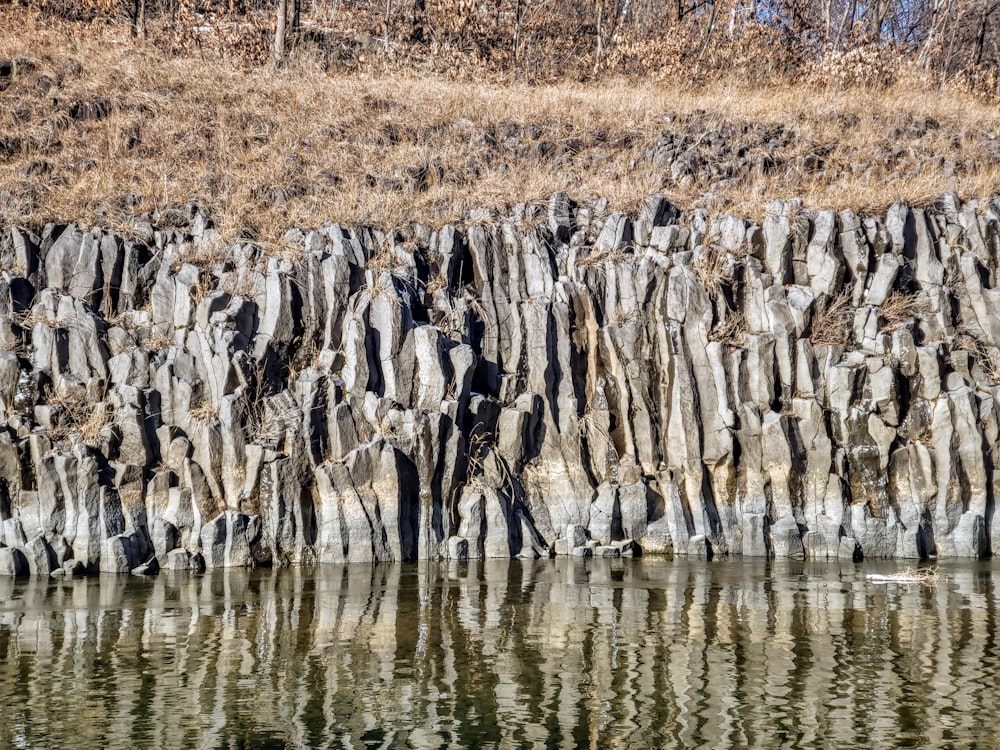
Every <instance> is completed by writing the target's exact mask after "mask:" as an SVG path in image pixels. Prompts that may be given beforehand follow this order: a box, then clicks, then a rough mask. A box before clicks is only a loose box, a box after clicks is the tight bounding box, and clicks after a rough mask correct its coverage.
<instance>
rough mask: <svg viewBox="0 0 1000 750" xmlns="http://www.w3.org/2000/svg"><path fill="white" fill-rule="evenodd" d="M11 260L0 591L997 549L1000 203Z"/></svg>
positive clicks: (504, 227) (6, 294) (52, 249)
mask: <svg viewBox="0 0 1000 750" xmlns="http://www.w3.org/2000/svg"><path fill="white" fill-rule="evenodd" d="M187 219H188V223H187V225H186V227H185V228H184V229H183V230H177V229H174V230H156V231H154V230H153V229H152V227H150V226H149V225H148V224H144V223H142V222H136V223H135V225H134V226H133V227H132V228H131V230H130V232H129V233H128V234H127V235H125V234H121V233H115V232H111V231H104V230H98V229H84V228H82V227H77V226H73V225H70V226H52V225H49V226H46V227H45V228H44V230H43V231H42V232H41V233H40V234H38V235H34V234H32V233H30V232H26V231H22V230H19V229H8V230H5V231H4V232H3V233H2V234H0V271H2V277H0V414H2V415H3V417H4V421H3V423H2V427H0V574H2V573H7V574H19V573H24V572H31V573H39V574H42V573H44V574H50V573H58V574H65V573H66V572H67V571H69V572H73V571H79V570H81V569H83V570H88V571H98V570H102V571H119V572H125V571H133V572H152V571H153V570H155V569H156V567H157V566H158V567H163V568H180V569H202V568H204V567H226V566H255V565H281V564H287V563H302V562H314V561H331V562H353V561H357V562H362V561H364V562H375V561H378V562H382V561H409V560H415V559H432V558H464V557H468V558H477V557H497V556H500V557H512V556H524V557H537V556H544V555H549V554H555V553H557V552H558V553H561V554H568V555H579V556H589V555H612V556H613V555H630V554H636V553H638V551H639V550H641V551H643V552H646V553H650V552H653V553H673V554H683V555H697V556H713V555H726V554H729V555H747V556H782V557H784V556H790V557H808V558H817V559H824V558H830V557H839V558H847V559H855V560H857V559H862V558H927V557H935V556H938V557H985V556H988V555H990V554H991V553H992V551H993V550H994V549H995V548H997V547H998V546H1000V530H998V524H997V523H995V521H994V518H993V515H994V508H995V494H996V486H997V481H998V480H997V478H996V477H995V476H994V467H995V466H996V465H997V464H998V461H1000V445H998V438H1000V404H998V398H997V394H998V389H1000V348H998V347H1000V278H998V274H1000V202H998V201H993V202H991V203H989V204H976V203H969V204H965V205H963V204H961V203H960V202H959V201H958V200H957V199H956V198H955V197H954V196H950V195H946V196H944V197H943V198H942V199H941V201H940V202H939V204H938V205H937V206H936V207H935V208H934V209H919V208H913V207H910V206H908V205H905V204H902V203H899V204H896V205H894V206H892V207H891V208H890V209H889V211H888V212H887V214H886V216H884V217H875V216H867V217H863V216H858V215H856V214H854V213H852V212H850V211H845V212H842V213H833V212H819V213H811V212H807V211H804V210H803V209H802V208H801V206H800V205H799V204H798V203H796V202H779V203H775V204H773V205H772V206H771V207H770V209H769V212H768V215H767V217H766V218H765V219H764V221H763V222H762V223H760V224H754V223H752V222H749V221H746V220H743V219H740V218H737V217H733V216H726V215H721V214H720V215H714V216H711V215H709V214H707V213H706V212H704V211H701V210H696V211H693V212H691V213H688V214H683V213H681V212H680V211H678V210H677V209H676V207H674V206H673V205H671V204H670V203H669V202H667V201H666V200H665V199H664V198H663V197H661V196H652V197H650V198H649V199H648V200H647V201H646V202H645V204H644V205H643V206H641V207H640V209H639V210H638V212H637V213H636V214H635V215H632V216H627V215H625V214H622V213H618V212H609V211H608V210H607V207H606V204H605V203H603V202H598V203H596V204H590V205H576V204H575V203H573V202H572V201H571V200H570V199H569V198H568V197H567V196H566V195H563V194H557V195H554V196H553V197H552V198H551V199H550V201H549V202H548V205H547V206H541V207H537V206H520V207H517V208H516V209H514V210H513V211H512V212H511V213H510V214H509V215H504V216H501V215H498V214H495V213H490V212H486V211H482V212H477V213H473V214H472V215H470V217H469V219H468V222H467V224H466V225H465V226H464V227H463V228H458V227H454V226H445V227H443V228H440V229H437V230H432V229H430V228H427V227H422V226H411V227H408V228H405V229H399V230H395V231H392V232H380V231H376V230H373V229H368V228H348V227H343V226H339V225H329V226H326V227H323V228H322V229H319V230H316V231H312V232H308V233H305V232H301V231H297V230H296V231H292V232H290V233H289V234H288V235H287V236H286V243H285V246H283V247H281V248H270V247H268V248H263V247H260V246H259V245H257V244H255V243H253V242H236V243H231V244H225V243H223V242H222V240H221V238H220V237H219V236H218V234H217V233H216V231H215V230H214V229H213V227H212V222H211V218H210V217H209V216H208V215H207V214H206V213H204V212H202V211H200V210H198V209H196V208H194V207H191V208H190V212H189V215H188V217H187Z"/></svg>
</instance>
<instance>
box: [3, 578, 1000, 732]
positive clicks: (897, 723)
mask: <svg viewBox="0 0 1000 750" xmlns="http://www.w3.org/2000/svg"><path fill="white" fill-rule="evenodd" d="M895 570H896V568H895V567H893V566H889V567H874V566H871V565H866V566H858V567H856V566H854V565H838V564H830V565H812V564H802V563H784V562H780V563H770V564H769V563H765V562H748V561H732V562H713V563H706V562H670V561H659V560H649V559H640V560H635V561H631V560H617V561H611V560H588V561H583V560H557V561H548V560H546V561H538V562H520V561H512V562H509V563H508V562H490V563H485V564H474V563H470V564H467V565H466V564H456V563H451V564H420V565H411V566H390V567H376V568H371V567H354V566H352V567H321V568H313V569H293V570H281V571H273V572H272V571H256V572H252V573H251V572H244V571H229V572H216V573H211V574H207V575H201V576H199V575H187V574H185V575H177V574H171V575H166V574H164V575H161V576H159V577H157V578H153V579H135V578H129V577H127V576H126V577H103V578H101V579H97V578H93V579H79V580H73V581H65V582H59V581H49V580H43V581H34V580H32V581H29V580H17V581H13V580H5V579H0V748H28V747H30V748H63V747H65V748H68V747H73V748H226V749H231V748H256V747H275V748H281V747H310V748H311V747H338V748H339V747H345V748H367V747H380V748H397V747H399V748H404V747H420V748H424V747H427V748H436V747H477V748H478V747H498V748H520V747H538V748H543V747H546V748H547V747H552V748H563V747H566V748H570V747H590V748H613V747H628V748H646V747H649V748H662V747H677V748H694V747H711V748H744V747H752V748H784V747H823V748H826V747H844V748H856V747H867V748H883V747H931V748H938V747H941V748H946V747H947V748H972V747H976V748H996V747H1000V682H998V680H1000V647H998V644H997V633H996V631H997V612H998V603H1000V600H998V587H997V584H998V583H1000V564H996V563H994V564H973V563H968V564H961V565H959V564H956V565H954V566H952V567H945V566H942V567H941V568H940V573H941V574H942V577H941V583H940V584H939V585H937V586H936V587H923V586H917V585H910V586H904V585H898V584H875V583H872V582H870V581H868V580H867V579H866V578H865V576H866V574H868V573H873V572H880V573H886V572H893V571H895Z"/></svg>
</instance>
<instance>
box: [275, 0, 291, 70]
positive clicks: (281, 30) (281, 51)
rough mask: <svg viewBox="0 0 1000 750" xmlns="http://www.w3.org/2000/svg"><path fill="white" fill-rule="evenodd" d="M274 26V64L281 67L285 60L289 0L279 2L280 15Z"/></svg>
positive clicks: (279, 0)
mask: <svg viewBox="0 0 1000 750" xmlns="http://www.w3.org/2000/svg"><path fill="white" fill-rule="evenodd" d="M277 16H278V17H277V19H276V20H275V25H274V62H275V64H276V65H281V63H282V62H284V59H285V25H286V24H287V22H288V0H278V14H277Z"/></svg>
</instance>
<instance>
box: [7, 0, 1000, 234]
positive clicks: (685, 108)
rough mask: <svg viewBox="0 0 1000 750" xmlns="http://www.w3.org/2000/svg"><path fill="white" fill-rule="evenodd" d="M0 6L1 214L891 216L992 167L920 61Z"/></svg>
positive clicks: (994, 130) (419, 218)
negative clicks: (524, 60) (94, 15)
mask: <svg viewBox="0 0 1000 750" xmlns="http://www.w3.org/2000/svg"><path fill="white" fill-rule="evenodd" d="M0 16H2V21H0V28H2V29H3V31H2V32H0V61H4V62H3V63H2V64H0V89H2V91H0V97H2V102H3V106H2V107H0V223H2V224H3V225H5V226H12V225H17V226H24V227H33V228H35V229H36V230H38V229H40V228H41V227H42V226H43V225H44V224H45V223H47V222H59V223H71V222H72V223H79V222H84V223H86V224H88V225H90V226H104V227H111V228H114V229H116V230H117V231H118V232H119V233H122V234H126V235H127V234H129V232H130V231H131V230H130V226H131V222H132V218H133V217H136V216H138V217H140V218H142V219H144V220H149V221H151V222H152V223H153V224H154V225H155V226H157V227H169V226H171V225H172V224H173V223H175V222H176V221H178V215H177V212H178V209H181V210H182V207H183V206H184V205H186V204H187V203H189V202H190V201H192V200H194V201H196V202H197V203H198V205H200V206H202V207H203V208H205V209H207V210H209V211H210V212H211V213H212V215H213V217H214V221H215V224H216V226H217V227H218V228H219V230H220V233H221V236H222V237H223V239H225V240H226V241H233V240H237V239H240V238H249V239H253V240H255V241H258V242H263V243H268V244H279V245H280V244H281V241H282V237H283V236H284V234H285V232H286V231H287V230H288V229H289V228H290V227H302V228H306V229H309V228H317V227H319V226H321V225H322V224H323V223H324V222H327V221H335V222H339V223H342V224H345V225H353V226H361V225H366V226H375V227H379V228H381V229H383V230H387V229H390V228H392V227H397V226H402V225H406V224H410V223H413V222H416V223H420V224H423V225H425V226H429V227H431V228H434V229H437V228H440V227H441V226H443V225H444V224H447V223H456V222H458V223H460V222H463V221H465V220H467V218H468V215H469V212H470V211H471V210H473V209H476V208H482V207H489V208H496V209H499V210H502V211H506V210H509V209H510V208H512V207H513V206H515V205H517V204H521V203H544V202H545V201H546V200H547V199H548V196H550V195H551V194H552V193H555V192H560V191H565V192H568V193H569V194H571V195H573V196H574V197H575V198H577V199H578V200H580V201H584V202H586V201H594V200H597V199H599V198H606V199H608V200H609V202H610V205H611V207H612V208H613V209H618V210H622V211H626V212H629V211H632V212H634V211H636V210H638V208H639V207H640V206H641V204H642V201H643V200H644V199H645V198H646V196H648V195H652V194H655V193H664V194H668V195H669V196H670V197H671V200H672V201H674V203H676V204H677V205H678V206H679V207H681V208H682V209H684V210H692V209H696V208H699V207H703V208H707V209H709V210H710V211H716V210H723V211H726V212H727V213H731V214H734V215H738V216H744V217H748V218H751V219H753V220H755V221H758V222H760V221H762V220H763V218H764V216H765V214H766V211H767V206H768V204H769V203H770V202H772V201H774V200H778V199H791V198H797V199H800V200H802V201H803V204H804V205H805V207H806V208H809V209H813V210H822V209H833V210H844V209H852V210H855V211H859V212H863V213H864V212H867V213H879V214H884V212H885V210H886V209H887V208H888V206H889V205H891V204H892V203H893V202H895V201H896V200H907V201H909V202H910V203H911V204H913V205H916V206H924V207H926V206H927V205H929V204H930V203H932V202H933V201H934V200H935V199H936V198H937V197H938V196H939V195H940V194H941V193H942V192H945V191H953V192H955V193H956V194H958V195H959V196H960V197H961V198H962V199H963V200H969V199H975V198H979V199H988V198H990V197H992V195H993V194H994V193H995V192H996V189H997V186H998V185H1000V166H998V165H1000V114H998V110H997V108H996V107H995V106H993V105H990V104H989V103H987V102H985V101H983V100H980V99H977V98H976V97H974V96H973V95H972V94H969V93H963V91H962V89H961V88H959V87H949V86H945V87H943V88H942V87H941V85H940V82H939V81H934V80H931V79H930V78H921V77H920V75H918V74H917V73H912V74H910V75H909V76H908V77H907V76H903V77H900V78H899V79H898V80H895V81H894V82H893V83H891V84H886V85H878V86H864V85H853V86H850V87H846V88H845V87H843V86H839V85H836V84H835V83H834V84H824V83H823V82H822V80H819V79H809V78H796V79H791V78H783V77H780V76H774V77H773V78H772V79H771V80H770V81H769V83H768V85H763V84H762V83H761V82H760V81H743V82H740V80H739V79H738V78H735V77H730V78H725V79H721V80H716V81H714V82H711V83H705V84H691V83H688V82H682V81H683V79H678V82H676V83H671V80H672V79H671V77H664V76H662V75H653V74H650V75H649V77H646V78H642V77H631V78H626V77H622V76H614V75H609V76H606V77H602V78H600V79H597V80H593V81H590V82H580V81H575V80H562V81H556V82H549V83H541V84H536V85H530V84H527V83H521V82H518V81H517V80H516V79H510V78H505V77H503V76H501V75H498V74H493V73H488V71H486V72H483V73H482V75H481V76H480V77H479V78H476V77H472V78H469V77H464V78H463V77H454V76H451V77H450V76H448V75H445V74H442V73H441V72H438V73H433V72H432V73H431V74H424V73H423V72H421V71H410V72H407V70H406V68H405V66H396V67H393V68H386V69H383V68H380V67H379V66H377V65H371V66H359V67H358V66H356V67H354V68H351V69H345V68H344V67H343V66H341V67H339V68H338V67H336V66H334V67H330V66H329V65H325V64H323V63H322V61H320V60H317V59H315V58H314V57H310V56H309V55H308V54H304V53H303V54H302V55H299V56H297V57H293V58H292V59H291V60H290V61H289V62H288V64H287V65H286V66H285V67H284V68H282V69H281V70H274V69H273V68H270V67H265V68H260V67H252V68H244V67H240V66H239V65H236V64H233V63H232V61H227V60H226V59H223V58H218V57H213V56H212V54H211V53H210V52H209V51H205V50H203V51H201V52H199V51H198V50H197V49H194V50H193V51H191V52H189V53H177V54H173V53H168V52H166V51H164V50H162V49H161V48H160V47H157V46H155V45H153V44H151V43H145V42H140V41H137V40H135V39H133V38H132V37H131V36H129V34H128V32H127V29H124V28H118V27H116V26H103V25H99V24H89V25H88V24H76V25H60V24H54V23H51V22H47V23H45V24H43V23H42V21H41V19H40V17H38V16H34V15H32V14H30V13H28V12H27V11H14V10H11V9H8V10H0ZM476 75H478V74H476Z"/></svg>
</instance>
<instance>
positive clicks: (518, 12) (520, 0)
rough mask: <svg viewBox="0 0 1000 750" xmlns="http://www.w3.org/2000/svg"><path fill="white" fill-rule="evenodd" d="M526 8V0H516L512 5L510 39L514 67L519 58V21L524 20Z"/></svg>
mask: <svg viewBox="0 0 1000 750" xmlns="http://www.w3.org/2000/svg"><path fill="white" fill-rule="evenodd" d="M526 8H527V0H517V3H516V5H515V6H514V35H513V38H512V39H511V47H512V48H513V49H512V50H511V53H512V55H513V58H514V67H517V63H518V61H519V60H520V58H521V23H522V22H523V21H524V12H525V9H526Z"/></svg>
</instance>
